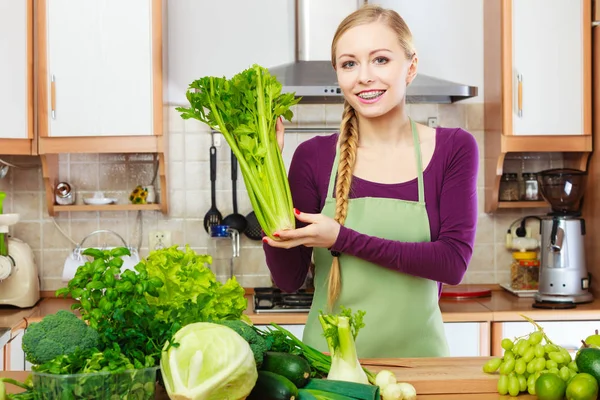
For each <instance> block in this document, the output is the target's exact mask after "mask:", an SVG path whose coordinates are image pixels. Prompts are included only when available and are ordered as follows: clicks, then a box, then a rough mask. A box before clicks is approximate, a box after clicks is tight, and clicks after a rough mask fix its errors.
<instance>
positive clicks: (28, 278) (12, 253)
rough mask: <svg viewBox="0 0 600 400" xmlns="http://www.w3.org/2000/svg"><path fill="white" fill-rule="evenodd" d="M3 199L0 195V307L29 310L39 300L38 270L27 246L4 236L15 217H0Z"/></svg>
mask: <svg viewBox="0 0 600 400" xmlns="http://www.w3.org/2000/svg"><path fill="white" fill-rule="evenodd" d="M5 197H6V194H5V193H4V192H0V305H7V306H15V307H20V308H27V307H33V306H34V305H35V304H36V303H37V302H38V300H39V299H40V278H39V274H38V268H37V266H36V264H35V260H34V258H33V251H32V250H31V247H29V245H28V244H27V243H25V242H23V241H22V240H19V239H16V238H14V237H11V236H10V235H9V234H8V228H9V227H10V226H12V225H14V224H16V223H17V222H19V214H3V208H2V202H3V200H4V198H5Z"/></svg>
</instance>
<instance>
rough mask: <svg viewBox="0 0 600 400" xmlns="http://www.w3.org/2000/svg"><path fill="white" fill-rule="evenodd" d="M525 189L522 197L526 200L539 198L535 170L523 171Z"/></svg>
mask: <svg viewBox="0 0 600 400" xmlns="http://www.w3.org/2000/svg"><path fill="white" fill-rule="evenodd" d="M523 183H524V191H523V193H522V194H521V198H522V199H523V200H525V201H537V200H539V191H538V181H537V174H535V173H533V172H523Z"/></svg>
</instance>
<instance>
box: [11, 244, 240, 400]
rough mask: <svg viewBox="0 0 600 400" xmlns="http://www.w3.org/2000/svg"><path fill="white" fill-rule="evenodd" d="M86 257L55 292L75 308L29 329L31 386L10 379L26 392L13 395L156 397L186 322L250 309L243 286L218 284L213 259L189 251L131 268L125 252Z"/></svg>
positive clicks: (161, 254)
mask: <svg viewBox="0 0 600 400" xmlns="http://www.w3.org/2000/svg"><path fill="white" fill-rule="evenodd" d="M84 254H85V255H87V256H89V257H91V258H92V261H89V262H86V263H85V264H84V265H82V266H80V267H79V268H78V269H77V272H76V274H75V276H74V277H73V279H71V280H70V281H69V283H68V285H67V287H65V288H62V289H59V290H58V291H57V292H56V294H57V296H61V297H69V296H70V297H71V298H73V299H75V300H76V301H75V303H74V304H73V305H72V310H73V311H66V310H63V311H58V312H57V313H56V314H50V315H47V316H46V317H44V318H43V319H42V320H41V321H40V322H37V323H32V324H31V325H30V326H29V327H28V329H27V330H26V332H25V334H24V335H23V351H24V353H25V356H26V359H27V360H28V361H29V362H31V363H32V364H33V366H32V370H33V371H34V373H33V376H32V381H31V382H29V381H28V382H23V383H21V382H16V381H13V380H6V379H4V382H6V383H10V384H13V385H17V386H20V387H21V388H23V389H27V391H26V392H24V393H20V394H18V395H6V396H7V398H9V399H13V398H14V399H17V398H21V399H28V398H44V399H46V398H48V399H50V398H60V399H65V400H67V399H100V398H110V399H151V398H154V391H155V386H156V385H155V384H156V372H157V370H158V368H159V366H160V359H161V356H162V354H163V352H164V351H168V350H169V349H170V348H171V347H178V346H179V343H177V341H175V340H174V339H173V338H174V337H175V334H176V333H177V332H178V331H179V330H180V329H181V328H182V327H183V326H184V325H186V324H189V323H192V322H197V321H209V320H210V321H220V320H224V319H237V320H239V319H240V318H242V313H243V311H244V310H245V309H246V307H247V301H246V299H245V297H244V294H245V293H244V289H243V288H242V287H241V286H240V285H239V283H237V281H235V279H231V280H229V281H227V282H226V283H225V284H222V283H221V282H219V281H217V279H216V277H215V275H214V274H213V273H212V272H211V270H210V268H209V264H210V263H212V258H211V257H210V256H207V255H198V254H196V253H195V252H194V251H192V250H191V249H190V248H189V247H186V248H185V249H183V250H179V249H177V247H176V246H173V247H171V248H167V249H161V250H156V251H153V252H151V253H150V255H149V256H148V257H147V258H146V259H144V260H142V261H141V262H140V263H138V264H137V265H136V266H135V267H134V270H124V271H122V270H121V266H122V265H123V260H122V258H121V257H123V256H127V255H130V253H129V250H128V249H126V248H122V247H120V248H114V249H112V250H99V249H93V248H90V249H86V250H85V251H84ZM76 313H79V314H80V316H81V319H79V318H78V317H77V315H76ZM71 374H73V375H71ZM67 375H71V376H67ZM3 390H4V383H3V382H1V381H0V393H2V391H3ZM27 396H31V397H27ZM34 396H37V397H34Z"/></svg>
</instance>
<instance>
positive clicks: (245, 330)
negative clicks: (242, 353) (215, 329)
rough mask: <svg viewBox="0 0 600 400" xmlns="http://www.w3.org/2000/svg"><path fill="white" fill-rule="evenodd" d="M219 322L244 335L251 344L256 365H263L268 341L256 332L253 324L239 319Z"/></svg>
mask: <svg viewBox="0 0 600 400" xmlns="http://www.w3.org/2000/svg"><path fill="white" fill-rule="evenodd" d="M217 323H218V324H220V325H225V326H227V327H229V328H231V329H233V330H234V331H236V332H237V333H238V335H240V336H241V337H243V338H244V340H246V342H248V344H249V345H250V349H251V350H252V353H253V354H254V361H255V362H256V366H257V367H260V366H261V365H262V362H263V358H264V355H265V352H266V351H267V343H266V342H265V339H263V338H262V336H260V335H259V334H258V333H257V332H256V330H255V329H254V327H253V326H252V325H249V324H248V323H246V322H244V321H242V320H239V319H232V320H222V321H218V322H217Z"/></svg>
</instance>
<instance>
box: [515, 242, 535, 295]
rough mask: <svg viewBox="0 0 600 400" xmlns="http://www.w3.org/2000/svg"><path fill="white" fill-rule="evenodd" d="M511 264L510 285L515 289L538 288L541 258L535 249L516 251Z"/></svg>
mask: <svg viewBox="0 0 600 400" xmlns="http://www.w3.org/2000/svg"><path fill="white" fill-rule="evenodd" d="M512 256H513V261H512V264H511V266H510V286H511V287H512V288H513V289H514V290H537V289H538V285H539V276H540V260H539V259H538V256H537V253H536V252H535V251H515V252H513V254H512Z"/></svg>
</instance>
